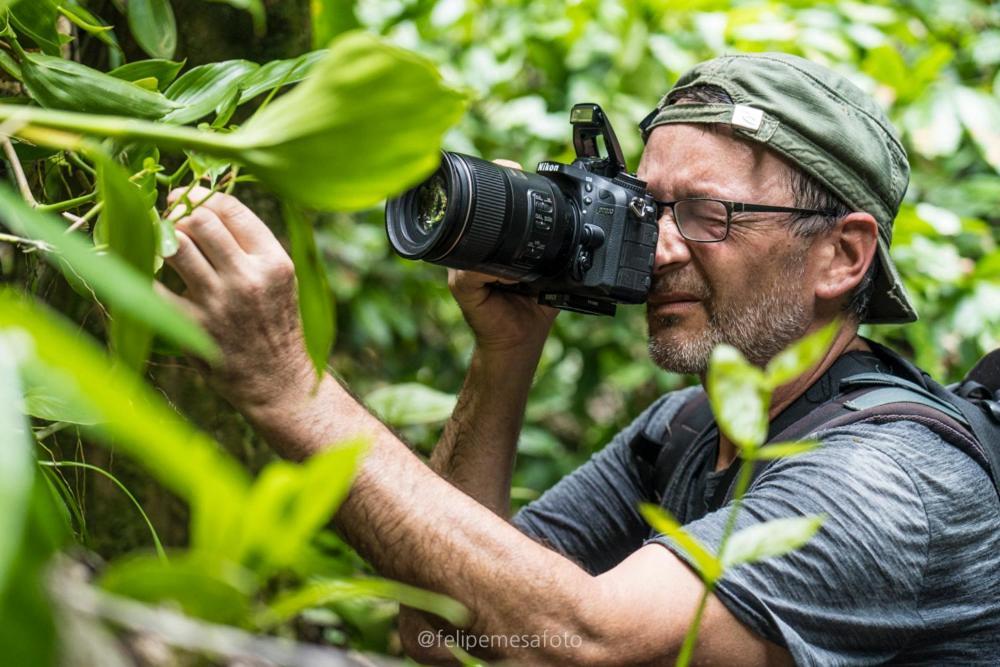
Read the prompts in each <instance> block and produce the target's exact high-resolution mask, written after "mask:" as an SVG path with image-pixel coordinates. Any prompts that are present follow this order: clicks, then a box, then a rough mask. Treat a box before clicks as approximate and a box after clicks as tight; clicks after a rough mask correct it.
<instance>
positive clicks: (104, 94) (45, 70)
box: [21, 53, 178, 119]
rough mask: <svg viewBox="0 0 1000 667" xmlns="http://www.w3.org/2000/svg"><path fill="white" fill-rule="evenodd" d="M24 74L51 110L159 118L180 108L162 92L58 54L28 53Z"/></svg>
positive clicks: (31, 90)
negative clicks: (56, 55)
mask: <svg viewBox="0 0 1000 667" xmlns="http://www.w3.org/2000/svg"><path fill="white" fill-rule="evenodd" d="M21 73H22V76H23V80H24V85H25V87H26V88H27V89H28V92H29V93H30V94H31V97H32V98H33V99H34V100H35V101H36V102H38V103H39V104H40V105H42V106H43V107H48V108H50V109H66V110H69V111H79V112H82V113H92V114H118V115H122V116H133V117H135V118H147V119H158V118H162V117H163V116H164V115H165V114H167V113H168V112H170V111H172V110H174V109H177V107H178V105H177V104H176V103H174V102H172V101H171V100H168V99H167V98H166V97H164V96H163V95H162V94H160V93H157V92H151V91H149V90H146V89H145V88H142V87H141V86H137V85H135V84H134V83H131V82H129V81H123V80H122V79H119V78H117V77H113V76H109V75H107V74H105V73H103V72H100V71H98V70H96V69H93V68H91V67H87V66H86V65H81V64H80V63H78V62H74V61H72V60H66V59H64V58H59V57H55V56H46V55H43V54H39V53H25V54H24V57H23V58H22V59H21Z"/></svg>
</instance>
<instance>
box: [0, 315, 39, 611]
mask: <svg viewBox="0 0 1000 667" xmlns="http://www.w3.org/2000/svg"><path fill="white" fill-rule="evenodd" d="M32 347H33V344H32V341H31V339H30V338H29V337H28V336H27V335H25V334H24V333H22V332H21V331H19V330H18V329H12V328H0V507H3V511H2V512H0V596H2V595H3V592H4V591H5V590H6V589H7V586H8V585H9V583H8V582H9V577H10V574H11V566H12V564H13V561H14V558H15V556H16V554H17V551H18V548H19V546H20V544H21V540H22V534H23V533H24V526H25V520H26V517H27V515H28V504H29V501H30V498H31V487H32V484H33V483H34V478H35V466H34V464H33V462H32V460H33V455H32V452H33V449H34V446H33V444H32V441H31V436H30V435H29V433H30V431H29V429H28V420H27V419H25V417H24V415H23V414H21V412H20V411H19V410H18V406H19V405H20V404H21V381H20V379H19V376H18V364H19V363H20V361H21V359H23V358H26V357H27V356H28V355H30V354H33V350H32Z"/></svg>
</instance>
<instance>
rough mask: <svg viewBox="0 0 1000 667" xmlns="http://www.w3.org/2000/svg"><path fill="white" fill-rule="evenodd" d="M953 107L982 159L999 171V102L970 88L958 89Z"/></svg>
mask: <svg viewBox="0 0 1000 667" xmlns="http://www.w3.org/2000/svg"><path fill="white" fill-rule="evenodd" d="M955 106H956V107H957V108H958V115H959V117H960V118H961V119H962V124H963V125H965V128H966V129H967V130H968V131H969V134H970V135H972V138H973V140H974V141H975V142H976V145H977V146H978V147H979V150H980V151H981V152H982V155H983V157H984V158H985V159H986V161H987V162H988V163H989V165H990V166H991V167H993V169H994V170H995V171H1000V100H997V98H995V97H993V96H992V95H988V94H986V93H984V92H981V91H978V90H974V89H972V88H965V87H959V88H958V89H957V91H956V94H955Z"/></svg>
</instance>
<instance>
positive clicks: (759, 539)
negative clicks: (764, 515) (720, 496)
mask: <svg viewBox="0 0 1000 667" xmlns="http://www.w3.org/2000/svg"><path fill="white" fill-rule="evenodd" d="M824 518H825V517H824V516H822V515H817V516H806V517H794V518H790V519H775V520H773V521H766V522H764V523H758V524H756V525H753V526H750V527H749V528H744V529H743V530H741V531H739V532H738V533H735V534H734V535H733V536H732V537H731V538H730V540H729V542H727V543H726V549H725V552H724V553H723V554H722V562H723V564H724V565H725V567H727V568H729V567H735V566H736V565H740V564H742V563H755V562H757V561H759V560H764V559H765V558H771V557H773V556H781V555H782V554H786V553H788V552H789V551H795V550H796V549H798V548H799V547H801V546H802V545H803V544H805V543H806V542H808V541H809V540H810V539H812V536H813V535H815V534H816V531H818V530H819V529H820V526H822V525H823V520H824Z"/></svg>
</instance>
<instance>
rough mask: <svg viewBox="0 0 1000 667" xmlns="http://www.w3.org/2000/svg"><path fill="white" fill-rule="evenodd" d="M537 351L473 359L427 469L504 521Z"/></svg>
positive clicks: (474, 355) (507, 510) (479, 356)
mask: <svg viewBox="0 0 1000 667" xmlns="http://www.w3.org/2000/svg"><path fill="white" fill-rule="evenodd" d="M540 354H541V350H540V348H539V349H538V350H537V351H535V350H530V351H527V352H526V353H525V354H517V355H514V354H504V355H497V354H493V355H490V354H485V353H482V352H481V351H479V350H477V351H476V352H475V353H473V355H472V362H471V363H470V365H469V372H468V374H467V375H466V378H465V383H464V384H463V386H462V390H461V392H460V393H459V396H458V404H457V405H456V406H455V411H454V412H453V414H452V416H451V418H450V419H449V420H448V423H447V424H445V428H444V432H443V433H442V435H441V439H440V441H439V442H438V444H437V446H436V447H435V448H434V452H433V453H432V454H431V459H430V466H431V468H432V469H433V470H434V471H436V472H437V473H438V474H440V475H442V476H443V477H445V478H446V479H447V480H448V481H449V482H451V483H452V484H453V485H454V486H456V487H457V488H459V489H461V490H462V491H464V492H465V493H467V494H468V495H469V496H471V497H473V498H475V499H476V500H477V501H479V502H480V503H482V504H483V505H485V506H486V507H488V508H489V509H491V510H492V511H493V512H495V513H496V514H498V515H500V516H502V517H506V516H507V514H508V512H509V510H510V485H511V476H512V474H513V469H514V458H515V455H516V451H517V440H518V436H519V434H520V432H521V425H522V423H523V421H524V408H525V404H526V403H527V400H528V392H529V391H530V389H531V380H532V377H533V376H534V371H535V366H536V365H537V364H538V357H539V356H540Z"/></svg>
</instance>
